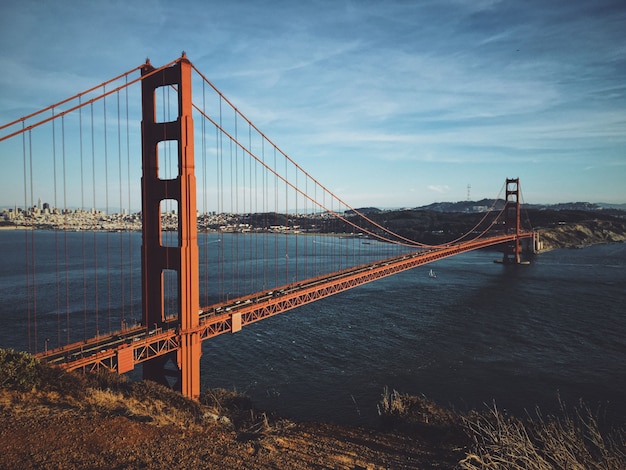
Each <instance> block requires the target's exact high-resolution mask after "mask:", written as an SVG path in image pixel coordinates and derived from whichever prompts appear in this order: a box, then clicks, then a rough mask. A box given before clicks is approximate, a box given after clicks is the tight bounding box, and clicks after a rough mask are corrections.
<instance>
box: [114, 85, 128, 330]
mask: <svg viewBox="0 0 626 470" xmlns="http://www.w3.org/2000/svg"><path fill="white" fill-rule="evenodd" d="M115 96H116V98H117V174H118V184H119V186H120V191H119V192H120V194H119V196H120V206H119V207H120V211H119V214H118V224H119V225H118V226H121V225H122V222H123V220H124V219H123V214H124V200H123V196H122V194H123V193H122V190H123V187H122V186H123V184H122V181H123V180H122V128H121V122H120V121H121V115H120V92H119V91H118V92H116V93H115ZM118 240H119V244H120V289H121V304H122V305H121V310H122V312H121V313H122V318H121V323H120V327H122V328H123V326H124V321H125V313H126V312H125V308H126V298H125V294H126V291H125V287H126V285H125V284H126V283H125V279H124V236H123V235H122V233H121V232H120V234H119V235H118Z"/></svg>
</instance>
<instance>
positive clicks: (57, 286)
mask: <svg viewBox="0 0 626 470" xmlns="http://www.w3.org/2000/svg"><path fill="white" fill-rule="evenodd" d="M51 112H52V115H53V116H54V108H52V109H51ZM55 124H56V119H53V120H52V178H53V180H54V181H53V201H54V210H55V211H56V210H58V208H59V203H58V200H57V193H58V191H57V144H56V125H55ZM59 229H60V227H59V226H58V225H56V226H55V227H54V261H55V263H54V267H55V270H54V283H55V302H56V303H55V306H56V307H55V310H56V317H57V329H59V326H58V325H59V322H60V318H61V317H60V315H61V291H60V289H61V286H60V280H59Z"/></svg>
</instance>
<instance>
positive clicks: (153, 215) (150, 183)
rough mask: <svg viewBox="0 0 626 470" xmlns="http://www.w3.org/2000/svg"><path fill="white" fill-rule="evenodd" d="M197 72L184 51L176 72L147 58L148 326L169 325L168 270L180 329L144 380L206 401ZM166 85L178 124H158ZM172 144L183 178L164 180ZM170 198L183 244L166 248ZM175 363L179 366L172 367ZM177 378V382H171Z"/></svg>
mask: <svg viewBox="0 0 626 470" xmlns="http://www.w3.org/2000/svg"><path fill="white" fill-rule="evenodd" d="M191 71H192V66H191V63H190V62H189V61H188V60H187V58H186V57H185V55H184V54H183V57H182V58H181V59H180V60H179V61H178V62H177V63H176V64H174V65H173V66H171V67H168V68H165V69H162V70H157V71H155V69H154V68H153V67H152V66H151V65H150V63H149V62H148V61H147V62H146V64H145V65H144V66H143V69H142V75H143V76H144V78H143V80H142V86H141V93H142V127H141V131H142V165H143V172H142V178H141V197H142V200H141V204H142V206H141V208H142V211H141V212H142V220H143V222H142V223H143V226H142V246H141V263H142V266H141V268H142V314H143V324H144V325H145V327H146V328H147V329H149V330H152V329H153V328H154V330H156V331H155V334H158V331H159V328H160V327H162V326H163V325H164V323H165V315H166V313H165V305H164V297H165V293H164V272H165V271H166V270H168V271H172V272H174V273H176V276H177V295H178V298H177V309H178V312H177V313H178V330H179V335H178V338H177V340H178V342H179V346H178V350H177V351H175V352H172V353H170V354H168V355H166V356H163V357H157V358H154V359H152V360H150V361H148V362H146V363H144V366H143V378H144V379H149V380H154V381H156V382H158V383H161V384H164V385H170V386H172V387H174V388H176V389H178V390H179V391H180V392H182V394H183V395H185V396H187V397H190V398H194V399H196V398H198V397H199V396H200V356H201V354H202V349H201V341H200V338H199V333H198V332H197V328H196V327H197V326H198V325H199V322H200V320H199V312H200V306H199V303H200V296H199V289H200V286H199V264H198V226H197V213H196V179H195V174H194V152H193V121H192V99H191ZM160 87H168V88H169V89H170V90H172V89H173V90H175V91H176V92H177V94H178V100H177V101H178V103H177V106H178V116H177V118H176V120H174V121H169V122H157V116H156V114H157V98H156V97H157V89H158V88H160ZM170 90H168V93H171V91H170ZM161 104H163V103H161ZM167 141H171V142H176V143H177V145H178V175H177V176H176V177H174V178H172V179H161V178H160V177H159V152H158V145H159V143H160V142H167ZM172 145H174V144H172ZM163 166H165V165H163ZM163 200H169V201H176V202H177V203H178V210H177V213H178V244H177V246H165V245H164V244H163V236H162V235H163V234H162V226H161V212H162V211H161V201H163ZM168 364H171V365H172V366H173V368H172V367H170V368H169V369H168V368H167V366H168ZM172 377H173V379H174V380H173V383H171V382H170V381H171V379H172Z"/></svg>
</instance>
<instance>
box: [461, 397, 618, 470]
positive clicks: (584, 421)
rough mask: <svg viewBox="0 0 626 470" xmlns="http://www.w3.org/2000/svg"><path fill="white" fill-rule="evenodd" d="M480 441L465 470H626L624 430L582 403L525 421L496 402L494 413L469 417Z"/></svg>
mask: <svg viewBox="0 0 626 470" xmlns="http://www.w3.org/2000/svg"><path fill="white" fill-rule="evenodd" d="M463 422H464V426H465V429H466V430H467V432H468V434H469V435H470V436H471V437H472V439H473V441H474V446H473V447H474V448H473V452H471V453H468V454H467V456H466V457H465V459H463V460H462V461H461V462H460V463H459V466H460V468H461V469H466V470H467V469H482V468H506V469H511V470H518V469H520V470H521V469H525V470H553V469H563V470H565V469H567V470H596V469H598V470H599V469H603V470H622V469H624V468H626V454H625V447H624V446H625V441H624V437H625V436H624V434H623V431H621V430H609V431H604V430H603V429H602V427H601V426H600V424H599V422H598V419H597V416H596V414H594V413H593V412H592V411H591V410H590V409H589V408H588V407H587V406H586V405H584V404H583V403H580V404H579V405H578V406H577V407H576V408H574V409H573V410H572V411H571V412H570V411H568V410H567V409H566V407H565V405H564V404H562V403H561V413H560V415H559V416H547V417H544V416H542V414H541V412H540V411H539V410H536V416H535V417H530V416H529V417H528V418H527V419H525V420H521V419H519V418H515V417H512V416H505V415H504V414H503V413H502V412H501V411H500V410H499V409H498V408H497V407H496V405H495V404H494V405H493V406H492V407H491V408H490V409H489V411H488V413H483V414H479V413H472V414H470V415H468V416H466V417H463Z"/></svg>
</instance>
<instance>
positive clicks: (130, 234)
mask: <svg viewBox="0 0 626 470" xmlns="http://www.w3.org/2000/svg"><path fill="white" fill-rule="evenodd" d="M124 91H125V98H126V178H127V183H126V185H127V190H128V209H127V210H128V214H127V216H130V214H131V213H132V203H131V200H130V129H129V126H130V120H129V117H128V114H129V113H128V76H127V77H126V87H125V88H124ZM128 264H129V270H128V291H129V292H128V304H129V306H130V317H131V319H132V318H134V316H135V310H134V308H135V306H134V303H133V301H134V298H133V274H134V269H133V268H134V260H133V231H132V230H131V229H130V228H129V230H128ZM123 326H125V325H123Z"/></svg>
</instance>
